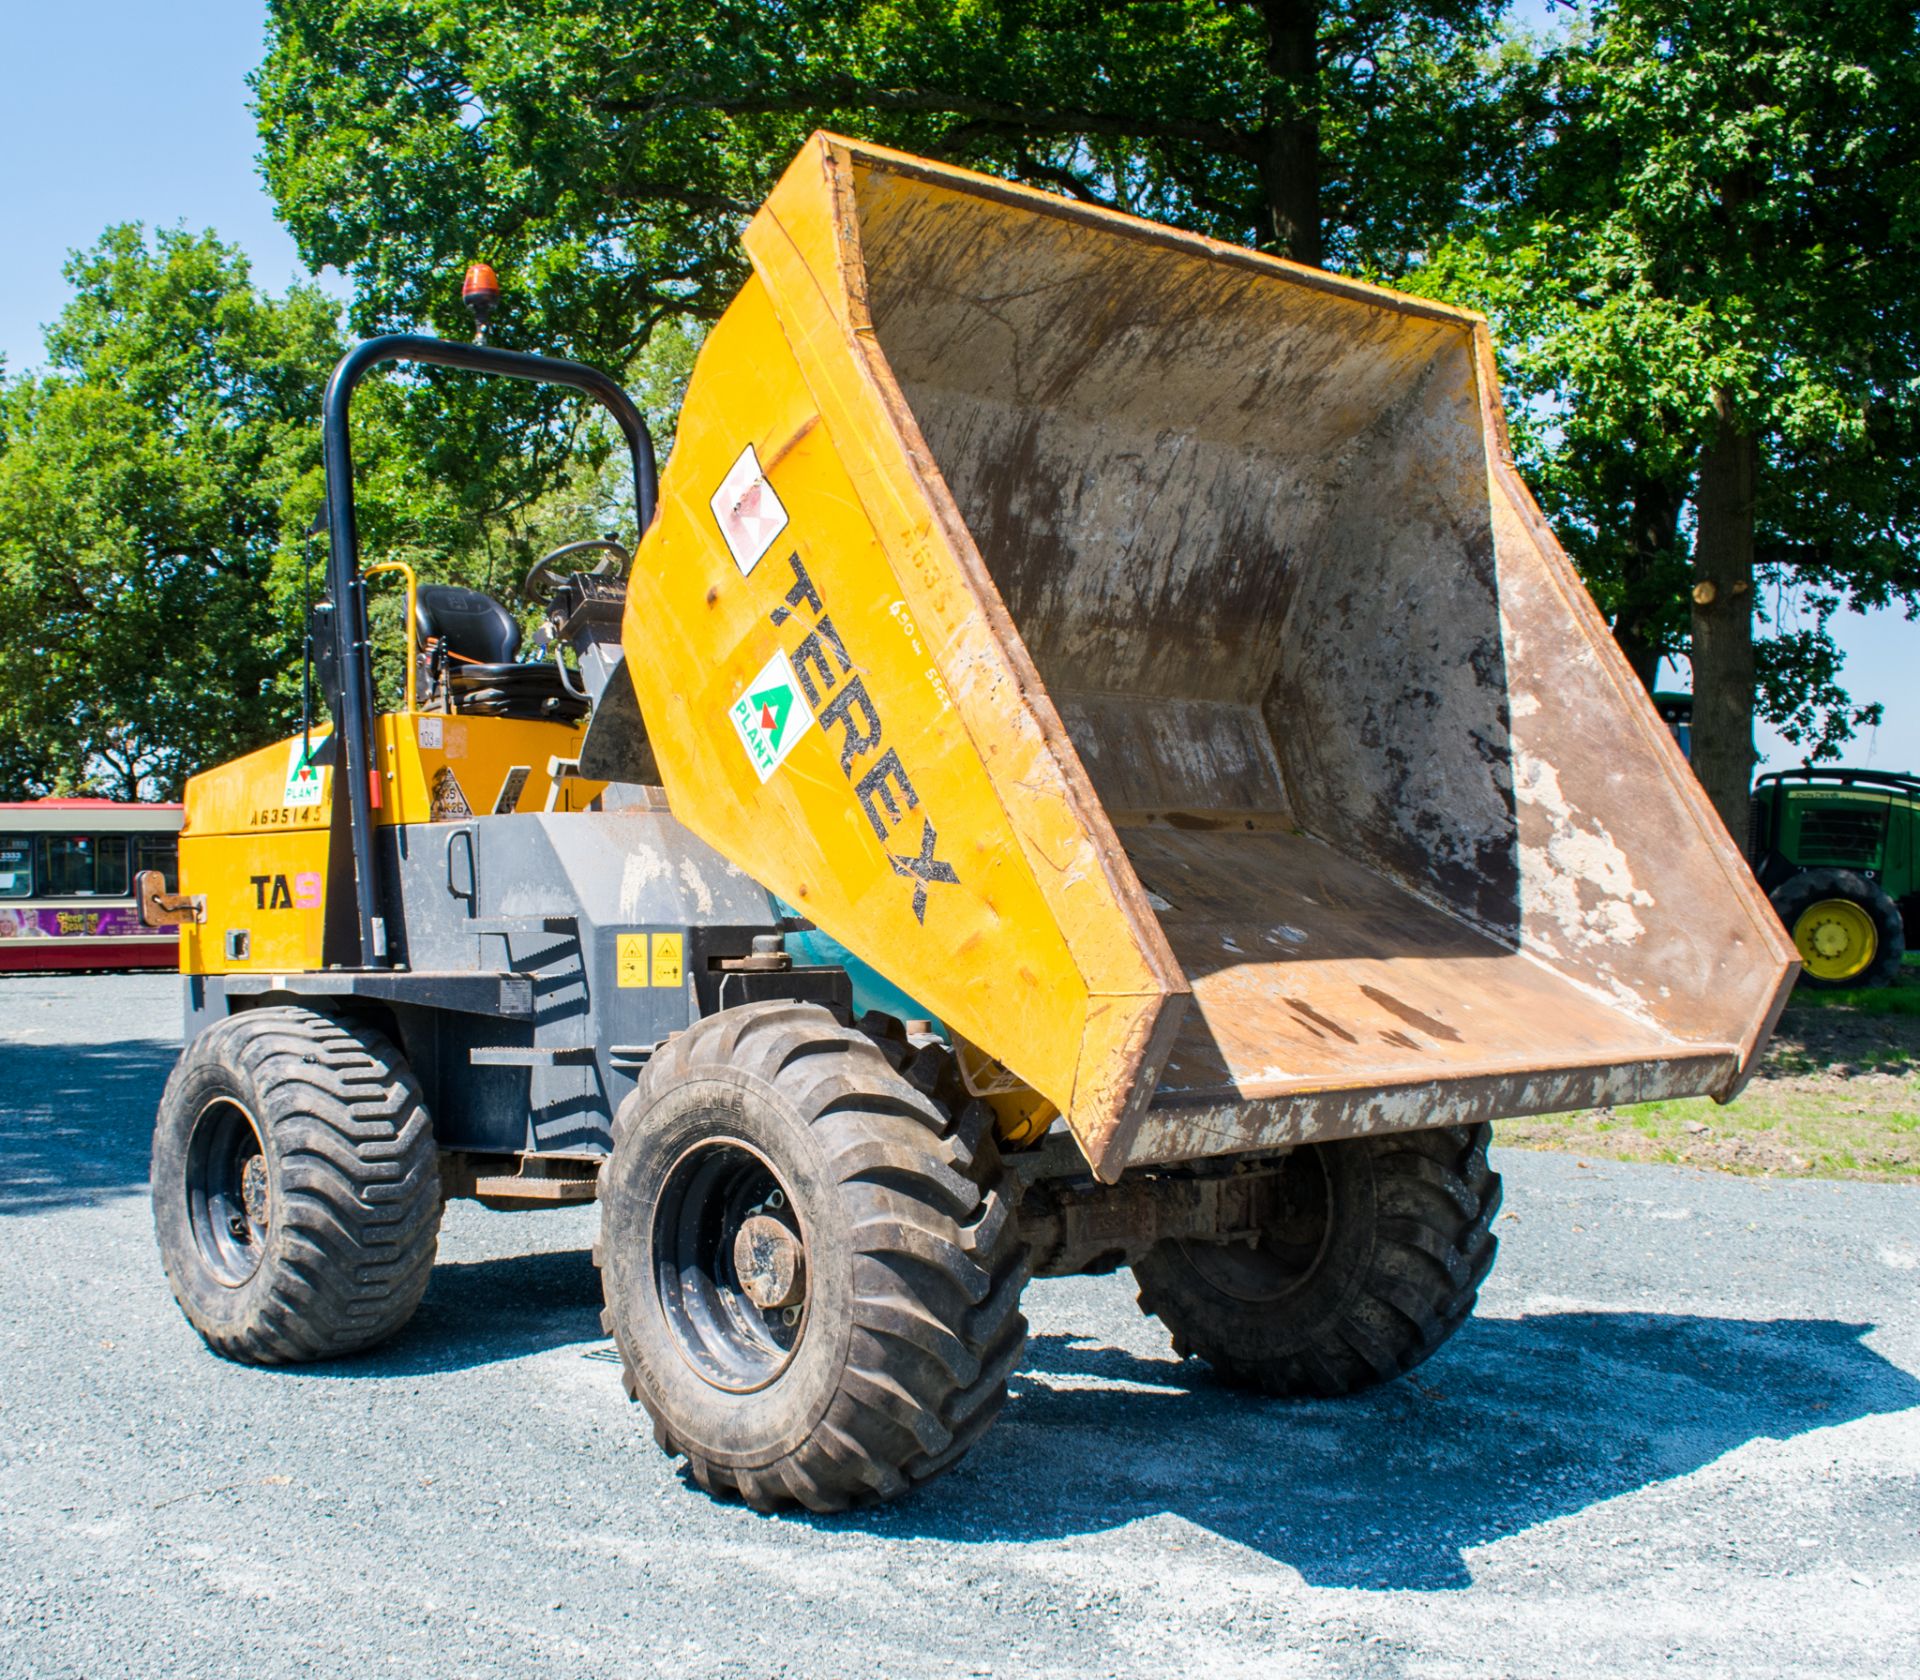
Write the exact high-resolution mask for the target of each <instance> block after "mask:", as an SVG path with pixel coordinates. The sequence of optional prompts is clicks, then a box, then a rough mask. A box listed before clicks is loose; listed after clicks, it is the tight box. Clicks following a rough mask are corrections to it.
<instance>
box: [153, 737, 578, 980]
mask: <svg viewBox="0 0 1920 1680" xmlns="http://www.w3.org/2000/svg"><path fill="white" fill-rule="evenodd" d="M583 733H584V732H583V730H582V729H581V728H580V727H579V726H578V725H573V724H559V723H537V722H527V721H523V720H521V719H517V718H498V717H460V716H448V715H446V714H443V713H440V712H389V713H386V714H383V715H382V716H381V717H380V719H379V722H378V731H377V735H376V742H377V745H376V749H375V751H376V754H377V758H376V762H377V764H378V766H379V770H380V789H381V796H380V809H379V810H378V812H377V813H376V819H377V821H378V822H379V823H380V825H381V826H382V827H386V826H389V825H392V824H395V823H429V822H444V821H457V820H459V819H461V818H463V817H466V816H482V815H486V814H487V813H489V812H491V811H492V810H493V808H494V803H495V801H496V799H497V798H498V797H499V795H500V793H501V790H502V788H503V786H504V784H505V782H506V779H507V777H508V775H509V773H510V772H512V771H513V770H515V769H517V768H525V769H526V771H527V772H528V774H527V778H526V784H525V785H524V786H523V787H522V788H521V789H520V793H519V797H518V799H517V800H516V802H515V803H514V805H513V807H512V809H514V810H517V811H540V810H544V809H546V808H547V803H548V795H549V792H550V790H552V789H553V781H552V778H551V776H550V775H549V773H548V766H549V764H550V763H551V762H552V761H553V760H556V759H572V758H574V757H576V756H577V755H578V753H579V750H580V741H581V738H582V735H583ZM314 739H315V742H316V744H317V743H318V742H319V741H321V740H324V739H325V732H324V731H322V732H317V733H316V735H315V737H314ZM301 752H302V743H301V739H300V737H298V736H295V737H293V738H292V739H291V740H286V741H278V742H275V743H274V745H272V746H270V747H262V748H261V749H260V750H259V751H258V752H253V753H249V754H247V755H246V756H245V757H244V758H237V759H234V760H233V761H232V762H231V763H229V764H223V765H221V766H220V767H219V768H218V769H215V770H209V771H208V772H206V773H205V774H204V775H200V776H195V777H194V778H193V779H192V780H191V781H189V782H188V783H187V791H186V797H185V803H186V821H185V824H184V825H183V826H182V828H181V831H180V890H181V891H182V892H185V893H192V894H196V895H198V896H201V897H203V898H204V899H205V900H206V918H205V920H204V921H201V922H199V923H197V924H196V923H191V922H189V923H187V924H186V925H184V926H183V927H182V928H181V930H180V970H181V972H182V973H183V974H228V973H250V972H270V973H271V972H288V973H298V972H300V971H302V970H307V969H315V968H318V967H320V966H321V930H322V928H323V926H324V923H325V910H326V902H325V900H326V869H327V843H328V830H329V826H330V817H331V811H332V804H331V802H332V798H333V783H334V776H333V772H332V771H331V770H327V769H313V768H310V769H308V771H307V772H306V776H305V777H304V778H303V777H302V776H301V775H300V762H301ZM602 785H603V784H601V783H599V782H586V781H582V780H580V779H579V778H577V777H567V778H564V779H563V780H562V781H561V782H560V784H559V787H558V790H557V797H555V799H554V802H553V808H554V809H555V810H561V811H569V810H583V809H585V807H586V806H587V804H588V803H589V802H590V801H591V800H592V799H593V798H594V797H595V796H596V795H597V794H598V793H599V792H600V790H601V787H602ZM232 931H245V933H246V934H247V944H248V950H247V955H246V956H245V957H244V958H229V957H228V956H227V954H226V952H227V934H228V933H229V932H232Z"/></svg>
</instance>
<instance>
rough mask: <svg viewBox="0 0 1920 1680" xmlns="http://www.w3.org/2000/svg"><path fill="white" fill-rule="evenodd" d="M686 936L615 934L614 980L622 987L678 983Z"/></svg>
mask: <svg viewBox="0 0 1920 1680" xmlns="http://www.w3.org/2000/svg"><path fill="white" fill-rule="evenodd" d="M685 946H686V936H685V935H684V934H679V933H622V934H617V935H615V937H614V979H615V982H616V984H618V985H621V986H678V985H679V984H680V982H681V979H682V977H683V967H684V954H685Z"/></svg>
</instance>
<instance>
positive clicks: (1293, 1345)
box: [1133, 1125, 1500, 1398]
mask: <svg viewBox="0 0 1920 1680" xmlns="http://www.w3.org/2000/svg"><path fill="white" fill-rule="evenodd" d="M1492 1132H1493V1128H1492V1127H1491V1126H1486V1125H1480V1126H1450V1127H1445V1128H1440V1129H1436V1130H1433V1131H1422V1132H1396V1133H1393V1134H1390V1135H1388V1136H1383V1137H1365V1138H1348V1139H1344V1140H1341V1141H1339V1142H1336V1143H1319V1144H1309V1145H1307V1146H1306V1147H1304V1148H1301V1149H1296V1150H1295V1151H1294V1152H1293V1153H1292V1154H1291V1155H1289V1156H1288V1157H1287V1158H1286V1161H1285V1163H1284V1167H1283V1170H1282V1172H1281V1174H1280V1176H1279V1178H1278V1180H1277V1183H1276V1185H1275V1189H1274V1192H1273V1194H1272V1196H1271V1199H1270V1201H1269V1204H1268V1206H1267V1208H1266V1210H1265V1213H1264V1216H1263V1217H1262V1219H1261V1221H1260V1226H1259V1230H1258V1234H1257V1236H1256V1238H1255V1239H1254V1240H1253V1241H1252V1242H1250V1243H1249V1242H1246V1241H1240V1242H1231V1243H1219V1242H1195V1241H1188V1240H1185V1239H1181V1238H1168V1239H1166V1240H1164V1241H1162V1242H1159V1243H1156V1244H1155V1245H1154V1246H1153V1247H1152V1248H1151V1249H1149V1250H1148V1251H1147V1253H1146V1255H1145V1256H1144V1257H1143V1258H1142V1259H1141V1260H1140V1261H1139V1263H1138V1264H1137V1265H1135V1267H1134V1268H1133V1274H1134V1277H1135V1279H1136V1280H1137V1281H1138V1283H1139V1285H1140V1305H1141V1307H1142V1308H1143V1309H1144V1310H1145V1311H1146V1312H1149V1313H1151V1314H1153V1315H1154V1316H1155V1317H1157V1318H1159V1319H1160V1320H1161V1321H1162V1322H1163V1323H1164V1324H1165V1325H1166V1327H1167V1329H1168V1330H1169V1331H1171V1332H1172V1335H1173V1345H1174V1350H1175V1351H1176V1352H1177V1353H1178V1354H1179V1355H1180V1357H1181V1358H1183V1359H1185V1358H1189V1357H1194V1356H1197V1357H1199V1358H1201V1359H1204V1360H1205V1361H1206V1362H1207V1363H1208V1364H1209V1365H1211V1366H1212V1367H1213V1369H1214V1371H1215V1372H1216V1373H1217V1374H1218V1375H1219V1376H1220V1377H1221V1378H1222V1379H1223V1380H1225V1381H1227V1382H1229V1383H1233V1384H1235V1385H1238V1386H1242V1387H1247V1388H1255V1389H1259V1390H1260V1391H1261V1392H1263V1393H1266V1394H1278V1395H1303V1396H1304V1395H1313V1396H1319V1397H1323V1398H1324V1397H1331V1396H1335V1395H1342V1394H1352V1393H1354V1392H1356V1391H1357V1390H1360V1389H1363V1388H1370V1387H1372V1386H1373V1385H1374V1384H1376V1383H1382V1382H1387V1381H1389V1380H1391V1379H1392V1378H1394V1377H1398V1376H1401V1375H1404V1374H1405V1373H1406V1372H1408V1371H1410V1370H1412V1369H1413V1367H1414V1366H1416V1365H1418V1364H1419V1363H1420V1362H1421V1361H1422V1360H1423V1359H1425V1358H1427V1357H1428V1356H1429V1355H1430V1354H1432V1353H1433V1352H1434V1351H1435V1350H1436V1349H1437V1348H1439V1347H1440V1345H1441V1344H1442V1343H1443V1342H1445V1341H1446V1340H1447V1338H1448V1337H1449V1336H1451V1335H1452V1334H1453V1333H1454V1331H1456V1330H1458V1329H1459V1328H1460V1326H1461V1325H1462V1324H1464V1323H1465V1322H1466V1321H1467V1317H1468V1315H1469V1314H1470V1313H1471V1312H1472V1311H1473V1304H1474V1300H1475V1298H1476V1296H1477V1294H1478V1291H1479V1288H1480V1284H1481V1282H1482V1281H1483V1280H1484V1279H1485V1277H1486V1275H1487V1272H1488V1270H1489V1269H1490V1268H1491V1267H1492V1265H1493V1256H1494V1249H1495V1248H1496V1246H1497V1243H1496V1240H1495V1238H1494V1235H1493V1216H1494V1215H1495V1214H1496V1213H1497V1212H1498V1211H1499V1208H1500V1175H1499V1174H1498V1173H1496V1172H1495V1171H1494V1170H1493V1169H1492V1168H1491V1167H1490V1166H1489V1165H1488V1164H1487V1145H1488V1143H1489V1142H1490V1141H1491V1138H1492Z"/></svg>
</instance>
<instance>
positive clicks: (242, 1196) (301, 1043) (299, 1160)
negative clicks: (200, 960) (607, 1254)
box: [152, 1009, 441, 1365]
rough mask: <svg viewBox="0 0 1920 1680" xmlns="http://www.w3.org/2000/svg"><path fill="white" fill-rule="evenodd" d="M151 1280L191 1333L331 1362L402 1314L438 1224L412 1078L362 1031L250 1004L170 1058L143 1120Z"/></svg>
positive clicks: (435, 1165) (255, 1360)
mask: <svg viewBox="0 0 1920 1680" xmlns="http://www.w3.org/2000/svg"><path fill="white" fill-rule="evenodd" d="M152 1177H153V1222H154V1229H155V1233H156V1235H157V1236H158V1238H159V1241H160V1259H161V1262H162V1264H163V1265H164V1266H165V1267H166V1273H167V1282H168V1283H169V1284H171V1285H172V1286H173V1294H174V1299H175V1300H177V1301H178V1302H179V1303H180V1310H181V1311H182V1312H184V1313H185V1314H186V1315H187V1320H188V1322H189V1323H191V1324H192V1325H193V1327H194V1329H196V1330H198V1331H199V1332H200V1335H201V1336H202V1338H203V1339H204V1340H205V1341H206V1343H207V1345H208V1346H209V1347H210V1348H212V1349H213V1350H214V1352H216V1353H220V1354H224V1355H226V1357H227V1358H229V1359H238V1360H243V1361H245V1362H247V1363H248V1364H253V1365H287V1364H295V1363H299V1362H302V1361H306V1360H314V1359H334V1358H338V1357H340V1356H341V1355H343V1354H349V1353H357V1352H359V1351H360V1350H361V1349H363V1348H368V1347H371V1346H373V1344H374V1343H376V1342H379V1341H383V1340H384V1339H385V1338H386V1337H388V1336H391V1335H392V1334H393V1333H394V1331H396V1330H398V1329H399V1328H400V1326H401V1325H403V1324H405V1323H406V1321H407V1320H408V1319H409V1318H411V1317H412V1316H413V1310H414V1308H415V1307H416V1306H418V1305H419V1303H420V1297H421V1295H422V1294H423V1293H424V1292H425V1290H426V1287H427V1278H428V1274H429V1273H430V1271H431V1270H432V1267H433V1259H434V1251H435V1248H436V1246H437V1243H438V1239H439V1233H440V1206H441V1203H440V1176H439V1162H438V1158H437V1156H436V1154H435V1152H434V1143H433V1133H432V1131H431V1130H430V1129H429V1126H428V1123H427V1111H426V1108H425V1105H424V1104H423V1102H422V1100H421V1096H420V1086H419V1084H418V1082H417V1081H416V1080H415V1079H414V1077H413V1074H412V1073H411V1071H409V1069H408V1068H407V1065H406V1063H405V1061H404V1060H403V1059H402V1058H401V1056H400V1053H399V1051H397V1050H396V1049H395V1048H394V1047H393V1045H392V1044H391V1043H389V1042H388V1040H387V1039H386V1038H385V1037H384V1036H383V1035H381V1034H380V1033H378V1032H375V1031H374V1030H373V1029H372V1028H370V1027H364V1026H360V1025H358V1024H355V1023H350V1022H346V1021H339V1020H335V1019H333V1018H331V1017H329V1016H326V1015H320V1014H316V1013H315V1012H314V1011H312V1010H310V1009H250V1010H247V1011H244V1012H243V1013H241V1014H238V1015H232V1016H229V1017H228V1018H227V1019H226V1020H224V1021H221V1022H218V1023H217V1024H216V1025H214V1026H211V1027H209V1028H208V1029H207V1030H206V1031H205V1032H203V1033H202V1034H201V1035H200V1036H199V1037H198V1038H196V1039H195V1040H194V1041H193V1042H192V1043H191V1044H189V1045H188V1046H187V1048H186V1050H185V1051H184V1052H183V1053H182V1055H181V1057H180V1060H179V1063H178V1064H177V1065H176V1066H175V1068H174V1070H173V1074H172V1076H171V1077H170V1078H169V1079H168V1081H167V1088H166V1092H165V1094H164V1095H163V1096H162V1097H161V1099H160V1113H159V1115H158V1117H157V1119H156V1121H155V1124H154V1133H153V1172H152Z"/></svg>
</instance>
